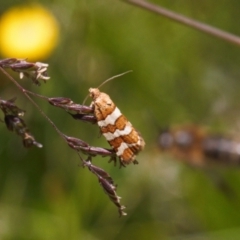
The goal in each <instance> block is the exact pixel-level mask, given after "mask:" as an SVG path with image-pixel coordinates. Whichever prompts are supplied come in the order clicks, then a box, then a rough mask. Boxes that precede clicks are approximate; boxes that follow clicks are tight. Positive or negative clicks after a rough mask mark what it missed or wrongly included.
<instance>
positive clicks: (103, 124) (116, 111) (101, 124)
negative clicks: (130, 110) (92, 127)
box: [97, 107, 122, 127]
mask: <svg viewBox="0 0 240 240" xmlns="http://www.w3.org/2000/svg"><path fill="white" fill-rule="evenodd" d="M121 115H122V113H121V112H120V110H119V109H118V108H117V107H115V109H114V111H113V112H112V113H111V114H109V115H108V116H107V117H106V118H105V119H104V120H101V121H98V123H97V124H98V126H99V127H106V126H107V125H109V124H111V125H114V124H115V122H116V120H117V119H118V118H119V117H120V116H121Z"/></svg>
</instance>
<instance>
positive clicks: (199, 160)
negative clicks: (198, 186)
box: [158, 125, 240, 166]
mask: <svg viewBox="0 0 240 240" xmlns="http://www.w3.org/2000/svg"><path fill="white" fill-rule="evenodd" d="M158 146H159V148H160V149H161V150H163V151H168V152H170V153H171V154H172V155H173V156H174V157H176V158H178V159H180V160H183V161H185V162H187V163H189V164H191V165H193V166H211V165H214V164H215V165H216V164H218V165H221V164H222V165H239V164H240V140H239V139H238V140H237V139H233V138H230V137H227V136H222V135H217V134H210V133H209V132H208V131H206V129H205V128H204V127H200V126H196V125H183V126H179V127H173V128H169V129H165V130H162V131H161V132H160V134H159V137H158Z"/></svg>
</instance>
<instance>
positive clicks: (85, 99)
mask: <svg viewBox="0 0 240 240" xmlns="http://www.w3.org/2000/svg"><path fill="white" fill-rule="evenodd" d="M132 71H133V70H129V71H126V72H124V73H120V74H118V75H115V76H113V77H110V78H108V79H107V80H105V81H104V82H102V83H101V84H100V85H99V86H98V87H97V88H98V89H99V88H100V87H102V86H103V85H104V84H105V83H107V82H110V81H112V80H113V79H115V78H118V77H121V76H123V75H125V74H127V73H130V72H132ZM88 97H89V95H87V96H86V97H85V98H84V100H83V103H82V105H84V104H85V102H86V101H87V99H88Z"/></svg>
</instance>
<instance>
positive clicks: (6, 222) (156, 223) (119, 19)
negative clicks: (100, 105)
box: [0, 0, 240, 240]
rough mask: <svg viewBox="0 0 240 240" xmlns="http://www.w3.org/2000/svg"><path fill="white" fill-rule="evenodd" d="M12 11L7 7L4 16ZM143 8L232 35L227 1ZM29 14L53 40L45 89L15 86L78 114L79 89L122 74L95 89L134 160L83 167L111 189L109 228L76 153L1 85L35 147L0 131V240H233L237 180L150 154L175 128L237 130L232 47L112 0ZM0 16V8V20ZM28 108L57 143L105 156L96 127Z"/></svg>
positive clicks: (234, 6) (233, 4)
mask: <svg viewBox="0 0 240 240" xmlns="http://www.w3.org/2000/svg"><path fill="white" fill-rule="evenodd" d="M18 2H19V1H14V0H11V1H8V7H9V6H10V4H11V6H13V5H15V4H17V3H18ZM154 2H155V3H156V4H163V5H164V6H165V7H168V8H171V9H172V10H174V11H177V12H179V13H182V14H186V15H188V16H189V17H193V18H195V19H199V20H201V21H204V22H205V23H208V24H210V25H211V24H212V25H214V26H217V27H218V28H222V29H224V30H226V31H230V32H233V33H235V34H239V35H240V32H239V31H240V30H239V23H238V21H237V20H238V18H239V11H238V10H239V7H240V6H239V4H240V3H239V1H236V0H235V1H234V0H231V1H220V2H216V1H213V0H212V1H209V0H208V1H207V0H204V1H199V2H194V4H193V2H192V1H189V0H186V1H180V2H179V1H154ZM39 3H42V4H43V5H44V6H46V7H49V8H50V9H52V10H53V12H54V13H55V14H56V17H57V19H58V21H59V23H60V25H61V39H60V43H59V45H58V48H57V50H56V51H55V52H54V53H53V54H52V56H51V58H50V59H45V60H44V62H47V63H49V66H50V67H49V75H50V76H51V80H50V81H48V82H47V83H46V84H42V85H41V87H37V86H35V85H32V84H31V83H30V82H28V81H25V80H20V81H21V84H22V85H24V87H25V88H27V89H30V90H31V91H33V92H36V93H39V94H41V95H46V96H48V97H60V96H61V97H69V98H71V99H73V100H74V101H75V102H77V103H79V104H82V102H83V99H84V98H85V96H86V95H87V94H88V89H89V88H90V87H97V86H98V85H99V84H101V83H102V81H104V80H105V79H107V78H109V77H111V76H113V75H116V74H119V73H122V72H125V71H127V70H133V73H129V74H127V75H125V76H123V77H122V78H120V79H117V80H114V81H112V82H109V83H108V84H106V85H104V86H103V87H102V88H101V90H102V91H104V92H106V93H108V94H109V95H111V97H112V99H113V100H114V102H115V103H116V104H117V105H118V107H119V108H120V109H121V110H122V112H123V113H124V114H125V115H126V116H127V117H128V118H129V119H130V120H131V122H132V123H133V125H134V126H136V128H137V129H138V130H139V131H140V132H141V133H142V135H143V136H144V138H145V140H146V150H144V152H143V153H141V154H140V155H139V157H138V161H139V165H137V166H134V165H130V166H128V167H127V168H122V169H118V168H117V167H114V166H113V164H108V163H107V161H108V158H101V157H98V158H96V159H94V164H96V165H97V166H99V167H101V168H104V169H105V170H107V171H108V172H109V173H110V175H111V176H112V177H113V178H114V180H115V182H116V183H117V184H118V194H119V195H120V196H121V197H122V200H121V201H122V203H123V204H124V205H126V206H127V209H126V211H127V213H128V215H127V216H126V217H122V218H120V219H119V218H118V213H117V210H116V209H115V207H114V205H113V204H112V203H111V202H110V201H109V199H108V197H107V196H106V195H105V194H104V193H103V192H102V189H100V188H99V184H98V182H97V179H96V178H95V176H93V175H91V174H90V172H89V171H88V170H87V169H82V168H81V167H79V166H78V164H79V163H80V160H79V158H78V156H77V154H76V153H75V152H74V151H72V150H71V149H70V148H69V147H68V146H67V145H66V143H65V142H64V141H62V139H60V138H59V136H58V135H57V134H56V132H55V131H54V129H53V128H51V126H50V125H49V124H48V122H46V121H45V120H44V119H43V118H42V116H41V115H40V114H39V113H38V112H37V110H36V109H34V107H33V106H32V105H31V103H30V102H29V101H28V100H27V99H25V98H24V96H23V95H22V94H21V93H20V92H18V91H17V90H12V89H13V88H15V86H14V85H12V84H9V83H8V82H7V80H6V79H5V78H4V77H3V76H2V75H1V79H3V80H4V81H3V80H2V81H1V97H2V98H4V97H5V98H7V99H10V98H12V97H17V101H19V102H20V103H22V105H21V104H18V106H19V107H21V108H23V106H24V110H26V114H25V121H26V122H27V125H28V126H29V128H30V129H31V132H32V133H33V134H34V136H35V137H36V139H37V140H38V141H40V142H41V143H42V144H43V148H42V149H37V148H31V149H27V150H26V149H24V148H23V147H22V145H21V142H20V141H19V139H18V138H17V137H16V136H14V135H13V134H9V132H8V131H7V130H6V129H5V128H4V126H3V124H1V125H0V128H1V138H0V146H1V148H0V156H1V158H0V159H1V160H0V213H1V214H0V238H1V239H58V240H61V239H89V240H90V239H91V240H94V239H191V240H192V239H236V236H238V235H239V224H240V214H239V212H240V211H239V209H240V204H239V202H240V201H239V200H240V190H239V183H240V177H239V169H221V170H220V171H219V170H216V169H215V170H212V171H211V172H210V173H209V174H208V175H206V174H205V172H204V171H202V170H198V169H192V168H190V167H188V166H184V165H183V163H181V162H179V161H174V160H175V159H174V160H173V159H168V158H166V157H165V156H163V155H160V152H159V151H158V149H157V144H156V138H157V135H158V131H159V128H160V127H164V126H166V125H171V124H181V123H186V122H194V123H199V124H204V125H208V126H209V127H210V128H212V129H213V130H215V131H217V130H221V131H223V132H224V131H225V132H227V131H228V130H234V129H235V130H236V129H237V124H238V121H239V119H238V109H239V107H240V104H239V89H240V81H238V80H239V79H240V73H239V60H240V57H239V56H240V55H239V53H238V47H237V46H233V45H231V44H230V43H226V42H224V41H222V40H219V39H217V38H213V37H210V36H208V35H205V34H203V33H200V32H198V31H196V30H193V29H190V28H188V27H186V26H182V25H180V24H178V23H175V22H173V21H170V20H168V19H165V18H164V17H159V16H157V15H155V14H152V13H149V12H146V11H144V10H143V9H139V8H136V7H134V6H132V5H128V4H126V3H124V2H122V1H112V0H103V1H99V0H90V1H89V0H85V1H69V0H68V1H58V0H55V1H39ZM6 7H7V4H6V3H5V5H1V6H0V12H3V11H4V10H5V9H6ZM13 57H14V56H13ZM41 61H42V60H41ZM36 101H37V102H38V103H39V105H40V106H41V108H42V109H43V110H44V112H46V114H47V115H48V116H49V117H50V118H51V119H52V120H53V122H54V123H56V125H57V126H58V127H59V129H61V131H62V132H63V133H66V134H67V135H70V136H75V137H79V138H81V139H83V140H84V141H87V142H88V143H90V144H92V145H97V146H101V147H107V146H108V144H107V143H106V142H105V139H104V138H103V137H100V138H99V137H98V136H99V130H98V129H97V128H96V126H93V125H90V124H87V123H83V122H80V121H79V122H78V121H73V120H72V118H71V117H70V116H68V115H67V114H66V113H65V112H64V111H61V110H59V109H56V108H53V107H52V106H51V105H47V103H46V102H44V101H41V99H37V100H36ZM89 103H90V100H88V104H89ZM215 175H217V181H216V178H215ZM219 181H220V182H221V181H223V182H224V184H225V185H226V186H227V190H226V189H225V188H224V189H222V188H221V184H219Z"/></svg>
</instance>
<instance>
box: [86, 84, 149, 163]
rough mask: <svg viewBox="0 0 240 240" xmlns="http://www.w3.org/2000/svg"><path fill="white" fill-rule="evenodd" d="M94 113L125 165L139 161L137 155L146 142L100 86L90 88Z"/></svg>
mask: <svg viewBox="0 0 240 240" xmlns="http://www.w3.org/2000/svg"><path fill="white" fill-rule="evenodd" d="M89 92H90V97H91V98H92V100H93V101H92V104H91V106H92V107H93V110H94V115H95V117H96V119H97V124H98V126H99V128H100V130H101V133H102V134H103V136H104V137H105V138H106V140H107V141H108V143H109V144H110V146H111V147H112V148H113V149H114V151H115V152H116V155H117V156H118V157H119V158H120V161H121V163H122V164H123V165H125V164H129V163H131V162H133V163H137V161H136V160H135V159H136V155H137V154H138V153H139V152H140V151H141V150H142V149H143V148H144V146H145V142H144V140H143V138H142V137H141V136H140V134H139V133H138V132H137V131H136V130H135V128H134V127H133V126H132V124H131V123H130V122H129V121H128V120H127V118H126V117H125V116H124V115H123V114H122V113H121V112H120V110H119V109H118V108H117V107H116V105H115V104H114V102H113V101H112V100H111V98H110V97H109V96H108V95H107V94H106V93H103V92H100V91H99V89H98V88H90V89H89Z"/></svg>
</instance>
